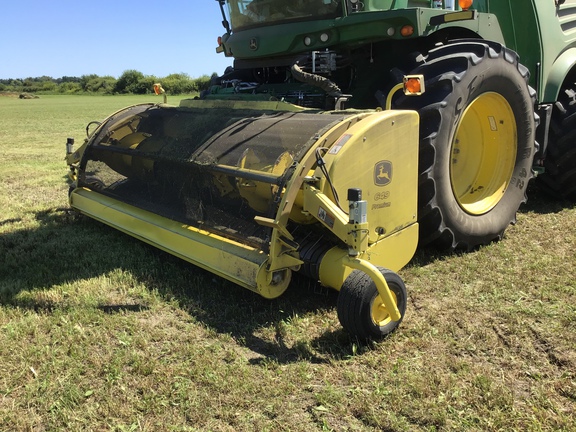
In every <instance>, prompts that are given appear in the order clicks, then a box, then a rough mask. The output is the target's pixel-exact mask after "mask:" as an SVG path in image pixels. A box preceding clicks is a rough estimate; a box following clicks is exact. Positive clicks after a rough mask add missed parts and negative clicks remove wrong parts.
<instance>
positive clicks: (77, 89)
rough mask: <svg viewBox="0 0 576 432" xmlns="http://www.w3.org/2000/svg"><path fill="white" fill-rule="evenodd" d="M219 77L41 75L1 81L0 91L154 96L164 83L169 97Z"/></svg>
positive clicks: (204, 86) (136, 73)
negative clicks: (157, 87)
mask: <svg viewBox="0 0 576 432" xmlns="http://www.w3.org/2000/svg"><path fill="white" fill-rule="evenodd" d="M215 76H217V74H216V73H213V74H212V76H211V77H210V76H208V75H203V76H201V77H199V78H191V77H190V76H189V75H188V74H185V73H177V74H170V75H168V76H166V77H163V78H158V77H155V76H153V75H144V74H143V73H142V72H139V71H137V70H133V69H131V70H127V71H124V72H123V73H122V75H120V77H119V78H114V77H112V76H108V75H107V76H98V75H96V74H91V75H82V76H81V77H71V76H63V77H61V78H52V77H49V76H41V77H36V78H31V77H30V78H25V79H0V92H1V91H8V92H18V93H40V94H82V93H97V94H147V93H152V92H153V91H154V90H153V87H154V84H155V83H158V82H159V83H161V84H162V87H163V88H164V90H166V92H167V93H169V94H188V93H199V92H201V91H202V90H206V89H207V88H208V87H209V86H210V80H211V79H212V78H213V77H215Z"/></svg>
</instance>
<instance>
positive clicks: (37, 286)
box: [0, 189, 573, 363]
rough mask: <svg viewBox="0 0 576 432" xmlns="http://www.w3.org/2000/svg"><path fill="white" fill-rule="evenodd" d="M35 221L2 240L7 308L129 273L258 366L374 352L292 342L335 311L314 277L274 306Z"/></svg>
mask: <svg viewBox="0 0 576 432" xmlns="http://www.w3.org/2000/svg"><path fill="white" fill-rule="evenodd" d="M528 198H529V199H528V203H527V204H525V205H523V206H522V208H521V209H520V211H521V212H538V213H551V212H559V211H562V210H563V209H564V208H567V207H572V206H573V204H572V203H567V202H560V201H557V200H554V199H552V198H549V197H548V196H546V195H545V194H544V193H542V192H540V191H538V190H534V189H531V190H530V191H529V196H528ZM26 217H27V215H24V216H23V219H26ZM34 218H35V220H36V221H35V222H36V223H35V224H31V225H35V228H33V229H22V230H17V231H13V232H9V233H4V234H2V235H0V302H2V303H3V304H5V305H13V306H15V307H21V308H28V309H32V310H35V311H43V312H46V313H51V312H52V311H53V310H54V308H56V307H59V305H58V304H56V305H54V304H51V303H50V302H49V301H46V300H37V296H34V295H32V296H19V295H18V294H19V293H20V292H22V291H37V290H49V289H51V288H52V287H54V286H57V285H61V284H75V283H78V281H81V280H85V279H90V278H96V277H99V276H102V275H106V274H107V273H109V272H112V271H114V270H117V269H122V270H125V271H127V272H128V273H129V274H130V275H132V277H134V278H135V279H136V280H137V281H138V282H140V283H142V284H143V285H144V286H146V288H147V289H148V290H150V291H155V292H158V293H160V295H161V296H163V297H164V298H166V299H170V300H172V299H175V300H176V301H177V302H178V304H179V307H180V308H181V309H182V310H184V311H186V312H187V313H188V314H190V316H192V317H194V318H195V319H197V320H199V321H200V322H202V323H203V324H205V325H206V326H207V327H208V328H211V329H213V330H214V331H216V332H218V333H220V334H229V335H230V336H232V337H233V338H234V339H235V340H236V341H237V342H238V343H239V344H242V345H244V346H245V347H247V348H248V349H250V350H252V351H253V352H255V353H257V354H259V356H261V357H259V358H256V359H254V360H253V362H254V363H260V362H266V361H275V362H278V363H290V362H294V361H298V360H301V359H307V360H308V361H310V362H318V363H319V362H327V361H330V360H338V359H342V358H347V357H348V356H350V355H351V353H352V350H353V349H359V351H360V352H362V350H364V349H370V346H363V345H361V344H359V343H358V342H357V341H355V340H354V339H352V338H351V337H350V336H349V335H348V334H347V333H345V332H344V331H343V330H341V329H339V328H338V329H336V330H335V329H334V328H332V327H331V328H327V329H325V330H323V329H319V328H316V329H314V333H315V334H320V336H317V337H315V338H312V339H311V340H307V339H304V338H301V339H300V340H297V341H296V342H294V341H293V340H292V341H291V342H289V343H287V342H286V341H285V338H286V336H285V335H286V334H287V332H288V331H289V330H288V331H287V330H286V329H287V327H288V326H289V325H290V322H291V320H292V319H294V317H301V316H303V315H305V314H319V315H322V314H326V315H328V314H333V313H334V311H335V308H336V299H337V293H336V292H335V291H332V290H327V289H321V288H320V287H319V286H317V285H316V284H315V283H314V282H313V281H310V280H308V279H305V278H302V277H299V276H297V275H296V277H295V278H294V281H293V283H292V285H291V286H290V288H289V289H288V290H287V291H286V293H285V294H284V295H282V296H281V297H280V298H278V299H276V300H272V301H270V300H266V299H263V298H261V297H260V296H258V295H257V294H255V293H252V292H250V291H247V290H245V289H244V288H241V287H239V286H237V285H235V284H233V283H231V282H228V281H226V280H223V279H221V278H218V277H216V276H214V275H212V274H211V273H209V272H207V271H204V270H202V269H199V268H197V267H195V266H193V265H191V264H189V263H186V262H184V261H182V260H180V259H178V258H176V257H173V256H171V255H169V254H167V253H164V252H162V251H159V250H158V249H155V248H153V247H152V246H148V245H146V244H145V243H143V242H140V241H138V240H136V239H133V238H132V237H130V236H128V235H123V234H121V233H119V232H118V231H116V230H114V229H112V228H109V227H107V226H105V225H103V224H101V223H98V222H96V221H93V220H91V219H89V218H85V217H80V216H78V215H76V213H74V212H71V211H69V210H68V209H67V208H55V209H47V210H45V211H42V212H38V213H36V214H34ZM19 222H21V220H14V221H4V222H2V223H3V224H5V225H8V224H10V223H19ZM33 222H34V221H33ZM447 255H449V254H447V253H445V252H441V251H437V250H433V249H420V250H419V251H418V252H417V253H416V255H415V256H414V258H413V260H412V265H416V266H421V265H427V264H430V263H433V262H434V261H437V260H441V259H444V258H445V257H446V256H447ZM99 308H100V309H101V310H102V311H103V312H105V313H108V314H112V313H117V312H124V313H139V312H142V311H144V310H146V309H147V306H146V305H141V304H132V303H131V304H114V305H108V304H107V305H100V306H99ZM332 316H333V315H332ZM332 321H333V319H332ZM263 330H265V332H266V333H267V334H268V335H270V333H271V332H273V333H274V337H273V338H271V337H267V338H266V339H264V338H262V337H259V334H261V333H262V331H263Z"/></svg>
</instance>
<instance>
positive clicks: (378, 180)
mask: <svg viewBox="0 0 576 432" xmlns="http://www.w3.org/2000/svg"><path fill="white" fill-rule="evenodd" d="M391 181H392V162H390V161H380V162H378V163H377V164H376V165H374V184H375V185H376V186H386V185H388V184H390V182H391Z"/></svg>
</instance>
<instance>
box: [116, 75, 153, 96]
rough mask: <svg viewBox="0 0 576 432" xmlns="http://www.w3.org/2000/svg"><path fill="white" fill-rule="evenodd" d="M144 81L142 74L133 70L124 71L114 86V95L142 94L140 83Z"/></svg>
mask: <svg viewBox="0 0 576 432" xmlns="http://www.w3.org/2000/svg"><path fill="white" fill-rule="evenodd" d="M143 79H144V74H143V73H142V72H139V71H137V70H134V69H129V70H126V71H124V72H123V73H122V75H120V78H118V81H116V84H115V85H114V92H115V93H136V94H143V93H146V91H144V92H142V88H141V86H140V81H141V80H143Z"/></svg>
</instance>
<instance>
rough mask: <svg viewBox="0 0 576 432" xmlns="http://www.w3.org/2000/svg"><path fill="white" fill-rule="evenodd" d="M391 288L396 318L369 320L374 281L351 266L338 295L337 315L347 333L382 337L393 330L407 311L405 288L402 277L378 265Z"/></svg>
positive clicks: (374, 338)
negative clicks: (385, 322)
mask: <svg viewBox="0 0 576 432" xmlns="http://www.w3.org/2000/svg"><path fill="white" fill-rule="evenodd" d="M379 270H380V272H381V273H382V275H383V276H384V278H385V279H386V283H387V284H388V287H389V288H390V290H391V291H392V292H393V293H394V294H395V295H396V302H397V304H396V306H397V308H398V311H399V312H400V319H399V320H398V321H390V322H389V323H387V324H386V325H384V326H379V325H377V324H376V323H374V321H373V320H372V304H373V302H374V300H375V299H376V297H377V296H378V295H379V293H378V290H377V288H376V284H375V283H374V281H372V279H371V278H370V277H369V276H368V275H367V274H365V273H363V272H361V271H359V270H354V271H353V272H352V273H351V274H350V275H349V276H348V278H347V279H346V280H345V281H344V284H343V285H342V288H341V290H340V294H339V295H338V305H337V311H338V319H339V320H340V324H341V325H342V327H343V328H344V330H346V331H347V332H348V333H350V335H352V336H354V337H356V338H358V339H359V340H361V341H369V340H381V339H382V338H384V337H386V336H388V335H389V334H390V333H392V332H394V331H395V330H396V329H397V328H398V326H399V325H400V323H401V322H402V320H403V319H404V314H405V313H406V305H407V297H408V295H407V291H406V286H405V285H404V282H403V281H402V278H401V277H400V276H399V275H398V274H396V273H394V272H392V271H390V270H387V269H384V268H379Z"/></svg>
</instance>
